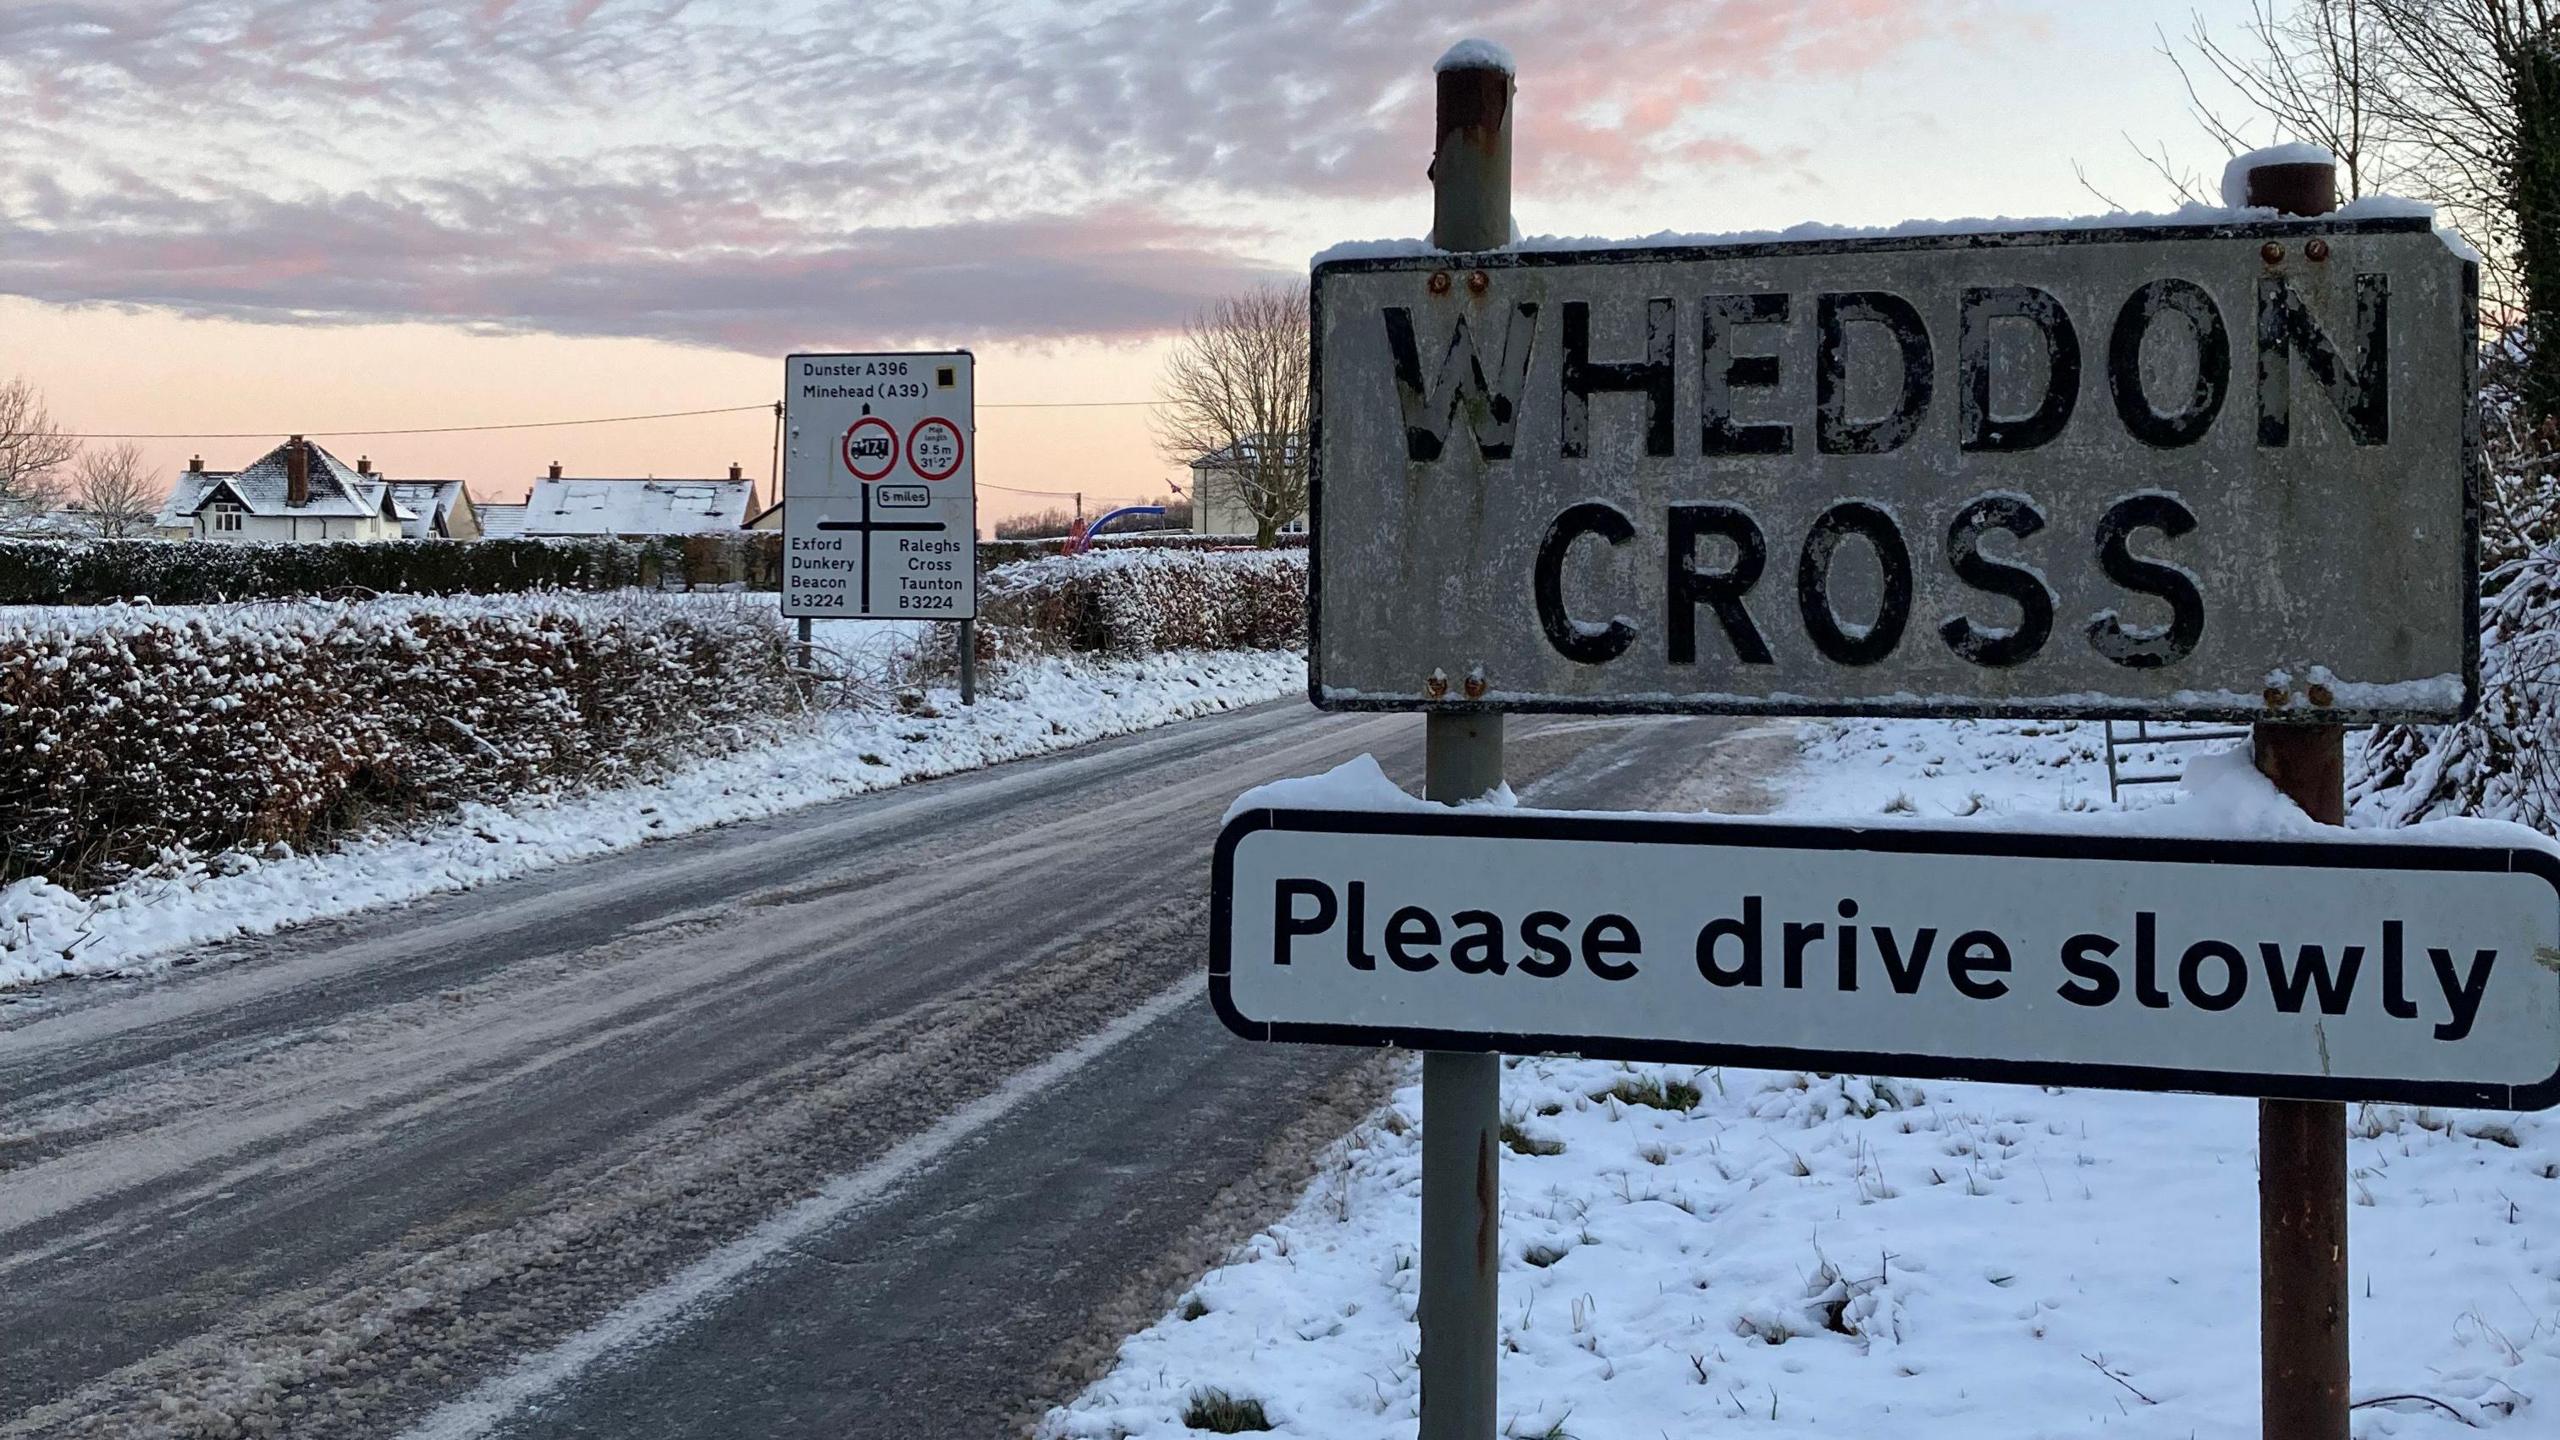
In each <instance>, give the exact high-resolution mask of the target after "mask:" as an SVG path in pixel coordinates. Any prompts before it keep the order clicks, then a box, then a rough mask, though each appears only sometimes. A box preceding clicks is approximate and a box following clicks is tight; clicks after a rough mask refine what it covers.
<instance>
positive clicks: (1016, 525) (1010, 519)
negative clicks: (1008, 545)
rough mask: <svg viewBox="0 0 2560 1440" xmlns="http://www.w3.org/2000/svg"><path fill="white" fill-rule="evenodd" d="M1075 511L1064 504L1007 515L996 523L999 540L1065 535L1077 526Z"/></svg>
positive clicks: (1043, 538)
mask: <svg viewBox="0 0 2560 1440" xmlns="http://www.w3.org/2000/svg"><path fill="white" fill-rule="evenodd" d="M1075 523H1076V517H1075V512H1074V511H1072V510H1068V509H1066V508H1065V507H1063V506H1055V505H1053V506H1051V507H1050V508H1048V509H1046V510H1033V511H1029V512H1026V513H1024V514H1021V515H1007V516H1006V517H1004V518H1003V519H1001V520H998V521H997V522H996V524H995V533H996V538H997V539H999V540H1045V539H1048V538H1049V537H1051V536H1054V535H1064V534H1066V533H1067V532H1068V531H1069V530H1072V529H1074V528H1075Z"/></svg>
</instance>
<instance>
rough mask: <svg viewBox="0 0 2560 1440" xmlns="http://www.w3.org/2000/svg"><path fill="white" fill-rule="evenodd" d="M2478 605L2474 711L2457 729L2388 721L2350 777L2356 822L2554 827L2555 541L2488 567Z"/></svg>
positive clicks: (2558, 645)
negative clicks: (2477, 820)
mask: <svg viewBox="0 0 2560 1440" xmlns="http://www.w3.org/2000/svg"><path fill="white" fill-rule="evenodd" d="M2482 588H2483V589H2484V590H2485V591H2487V592H2488V593H2487V594H2486V595H2484V597H2483V598H2482V599H2481V602H2480V707H2479V709H2477V710H2476V711H2474V712H2473V713H2472V716H2471V718H2470V719H2468V720H2465V721H2463V722H2462V723H2461V724H2459V725H2395V726H2389V727H2386V728H2384V729H2381V730H2378V731H2376V732H2375V733H2374V734H2373V736H2372V737H2371V738H2370V739H2369V740H2368V741H2367V742H2366V744H2365V746H2364V749H2363V752H2362V754H2361V756H2360V757H2359V763H2357V764H2356V765H2355V766H2354V769H2353V772H2352V774H2351V777H2350V781H2349V793H2348V797H2347V799H2348V803H2349V805H2350V806H2351V807H2352V808H2353V809H2354V810H2356V811H2357V812H2358V814H2357V818H2358V819H2359V820H2360V821H2365V822H2369V823H2374V824H2380V825H2409V824H2415V823H2416V822H2418V821H2420V820H2430V819H2437V818H2441V817H2444V816H2448V815H2485V816H2489V817H2491V818H2494V819H2500V820H2513V821H2516V822H2518V823H2520V824H2525V825H2530V826H2532V827H2533V828H2535V829H2537V830H2541V831H2544V832H2546V833H2560V753H2554V752H2553V750H2552V748H2551V746H2550V744H2549V742H2550V741H2551V740H2552V739H2554V738H2555V737H2554V721H2555V720H2556V719H2560V705H2555V703H2554V698H2555V697H2554V694H2553V686H2554V685H2555V684H2560V546H2550V545H2546V546H2545V547H2544V548H2542V549H2539V550H2536V551H2534V552H2532V553H2531V554H2529V555H2527V556H2525V557H2524V558H2523V559H2521V560H2519V561H2516V562H2514V563H2513V564H2510V565H2506V566H2502V567H2500V568H2499V569H2497V570H2496V571H2493V572H2491V574H2490V577H2489V580H2488V583H2487V584H2485V585H2483V587H2482Z"/></svg>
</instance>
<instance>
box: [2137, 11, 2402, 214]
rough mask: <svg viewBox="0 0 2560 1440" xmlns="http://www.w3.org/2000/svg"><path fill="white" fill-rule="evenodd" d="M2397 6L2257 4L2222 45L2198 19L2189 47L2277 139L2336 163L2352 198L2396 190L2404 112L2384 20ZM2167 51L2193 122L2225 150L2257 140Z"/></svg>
mask: <svg viewBox="0 0 2560 1440" xmlns="http://www.w3.org/2000/svg"><path fill="white" fill-rule="evenodd" d="M2390 3H2391V0H2294V3H2293V4H2292V5H2291V6H2290V7H2288V8H2283V9H2279V8H2278V7H2277V5H2276V3H2275V0H2252V4H2251V5H2250V9H2249V18H2248V19H2247V20H2246V21H2244V22H2242V23H2241V25H2240V27H2239V35H2238V37H2237V38H2236V39H2234V40H2231V41H2228V42H2226V41H2224V40H2223V39H2222V38H2220V37H2219V36H2217V35H2215V34H2214V32H2213V30H2212V27H2210V26H2208V25H2207V24H2206V23H2205V19H2204V17H2203V16H2202V15H2197V16H2194V17H2192V21H2191V26H2190V28H2189V30H2188V33H2187V41H2186V43H2187V48H2188V50H2189V51H2191V52H2192V53H2193V55H2194V56H2195V58H2196V59H2197V61H2198V62H2199V63H2200V64H2201V66H2202V67H2203V68H2204V69H2206V70H2207V71H2209V72H2211V73H2212V74H2213V75H2214V76H2216V77H2218V78H2219V79H2220V80H2221V81H2222V83H2223V84H2224V85H2226V86H2228V87H2230V89H2231V90H2233V91H2234V92H2236V93H2237V94H2238V95H2239V97H2240V99H2241V101H2242V102H2243V103H2244V104H2245V105H2247V107H2248V108H2249V109H2251V110H2254V111H2256V112H2257V113H2258V115H2259V116H2260V117H2262V118H2263V119H2264V120H2266V121H2267V122H2269V123H2270V125H2271V126H2272V128H2273V129H2274V132H2275V138H2279V139H2290V140H2302V141H2308V142H2309V143H2311V144H2314V145H2317V146H2319V147H2320V148H2322V149H2324V150H2326V151H2328V152H2329V153H2330V154H2332V155H2335V156H2337V157H2338V165H2339V168H2341V169H2343V170H2344V171H2345V172H2346V176H2345V179H2346V192H2347V195H2346V198H2348V199H2350V200H2352V199H2354V198H2356V197H2357V196H2359V195H2363V194H2365V193H2367V192H2368V191H2371V190H2374V189H2377V188H2380V187H2382V186H2387V185H2390V184H2393V183H2395V180H2396V176H2395V174H2394V171H2395V169H2396V168H2397V166H2398V163H2399V161H2400V160H2401V156H2400V155H2399V154H2398V152H2397V147H2396V146H2395V145H2394V143H2393V142H2394V138H2395V134H2396V132H2395V128H2394V121H2395V119H2397V118H2398V116H2399V109H2400V107H2399V106H2397V105H2396V104H2394V103H2393V101H2392V97H2391V83H2392V77H2393V74H2394V71H2395V69H2396V67H2395V66H2394V64H2393V63H2392V62H2393V58H2394V51H2395V49H2396V46H2395V44H2394V42H2393V38H2392V32H2391V29H2390V26H2389V24H2388V22H2387V21H2386V20H2385V18H2384V15H2383V12H2384V10H2385V9H2387V8H2388V6H2389V5H2390ZM2161 53H2162V54H2164V55H2166V56H2168V57H2169V63H2170V64H2172V65H2174V66H2176V67H2177V69H2178V78H2179V79H2180V80H2181V81H2183V82H2184V83H2185V85H2186V89H2187V102H2188V107H2189V109H2190V110H2191V111H2192V112H2193V114H2194V115H2195V117H2196V122H2197V123H2198V124H2200V125H2202V126H2203V127H2204V128H2205V131H2206V132H2207V133H2208V134H2210V135H2212V136H2213V138H2214V139H2216V140H2218V141H2220V142H2221V143H2222V146H2223V148H2224V149H2225V150H2228V151H2230V152H2232V153H2233V154H2238V153H2239V152H2241V151H2244V150H2249V149H2252V148H2254V146H2255V145H2256V143H2257V142H2256V141H2254V140H2253V139H2251V138H2250V136H2249V135H2248V134H2247V129H2248V127H2247V126H2246V125H2245V124H2240V123H2235V122H2233V121H2232V120H2230V119H2229V118H2227V117H2226V116H2225V115H2224V114H2223V113H2222V112H2221V111H2220V110H2218V109H2216V108H2215V107H2214V106H2213V105H2212V104H2210V103H2208V102H2207V101H2206V100H2205V98H2204V96H2203V94H2202V93H2201V92H2200V91H2199V90H2198V89H2197V86H2196V74H2195V72H2194V71H2192V70H2190V69H2189V68H2188V64H2187V60H2186V58H2185V57H2184V56H2182V55H2180V54H2179V52H2178V51H2177V49H2175V48H2174V47H2171V46H2168V45H2165V44H2164V45H2163V46H2162V47H2161Z"/></svg>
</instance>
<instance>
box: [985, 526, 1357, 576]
mask: <svg viewBox="0 0 2560 1440" xmlns="http://www.w3.org/2000/svg"><path fill="white" fill-rule="evenodd" d="M1277 544H1278V548H1280V549H1282V550H1304V549H1306V548H1307V535H1306V532H1305V531H1303V530H1299V531H1293V532H1290V533H1288V534H1284V535H1282V536H1281V537H1280V538H1279V540H1278V542H1277ZM1093 545H1094V549H1096V550H1098V551H1104V552H1108V551H1113V550H1225V551H1235V550H1249V549H1251V548H1253V537H1252V536H1250V535H1195V534H1193V533H1191V532H1190V531H1188V530H1139V531H1133V532H1131V533H1129V534H1126V535H1117V534H1115V535H1105V536H1102V537H1101V538H1099V539H1097V540H1095V541H1094V542H1093ZM1065 553H1067V542H1066V540H1065V539H1063V538H1060V537H1054V536H1053V537H1050V538H1048V539H1041V540H981V541H979V542H978V568H979V569H980V570H981V571H986V570H992V569H994V568H995V567H996V566H998V565H1011V564H1015V563H1017V562H1019V561H1023V560H1038V559H1040V558H1042V557H1044V556H1049V555H1063V554H1065Z"/></svg>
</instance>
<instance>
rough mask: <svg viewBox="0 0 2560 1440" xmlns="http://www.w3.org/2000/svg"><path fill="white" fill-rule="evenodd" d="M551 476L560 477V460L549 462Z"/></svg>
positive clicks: (553, 477) (555, 478)
mask: <svg viewBox="0 0 2560 1440" xmlns="http://www.w3.org/2000/svg"><path fill="white" fill-rule="evenodd" d="M551 478H552V479H554V480H557V479H559V478H560V462H559V461H557V460H554V461H552V462H551Z"/></svg>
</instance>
